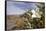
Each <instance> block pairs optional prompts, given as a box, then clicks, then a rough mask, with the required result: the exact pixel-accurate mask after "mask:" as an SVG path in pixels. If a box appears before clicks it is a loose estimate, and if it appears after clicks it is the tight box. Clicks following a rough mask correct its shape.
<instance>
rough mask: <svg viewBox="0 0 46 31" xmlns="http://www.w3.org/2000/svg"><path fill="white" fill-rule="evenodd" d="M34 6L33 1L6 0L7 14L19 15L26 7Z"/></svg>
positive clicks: (33, 7) (31, 7)
mask: <svg viewBox="0 0 46 31" xmlns="http://www.w3.org/2000/svg"><path fill="white" fill-rule="evenodd" d="M36 7H37V6H36V5H35V3H25V2H11V1H7V15H21V14H24V13H25V12H26V11H27V10H28V9H35V8H36Z"/></svg>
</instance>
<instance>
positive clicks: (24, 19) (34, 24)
mask: <svg viewBox="0 0 46 31" xmlns="http://www.w3.org/2000/svg"><path fill="white" fill-rule="evenodd" d="M36 6H37V7H38V8H36V9H33V10H34V11H35V14H33V13H34V12H32V11H31V10H32V9H29V10H28V11H27V12H25V13H24V14H23V15H20V16H16V15H8V16H7V21H8V20H9V21H10V22H9V23H11V26H12V28H10V29H12V30H16V29H17V30H19V29H39V28H44V27H45V4H44V3H39V4H36ZM32 15H35V16H36V17H33V16H32ZM12 23H14V25H12ZM7 24H8V22H7Z"/></svg>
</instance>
